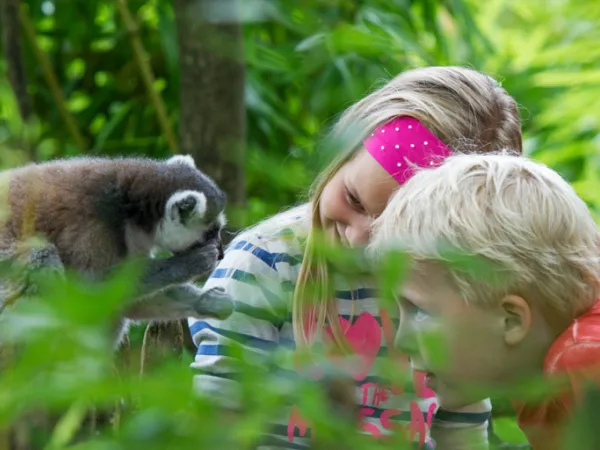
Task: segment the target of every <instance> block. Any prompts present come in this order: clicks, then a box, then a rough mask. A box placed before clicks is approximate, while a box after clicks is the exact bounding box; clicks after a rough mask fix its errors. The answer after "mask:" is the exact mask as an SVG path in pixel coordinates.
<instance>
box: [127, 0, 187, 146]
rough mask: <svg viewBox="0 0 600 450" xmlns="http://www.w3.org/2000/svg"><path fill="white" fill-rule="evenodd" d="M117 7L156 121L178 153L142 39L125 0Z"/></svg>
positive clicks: (175, 140)
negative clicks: (154, 112) (155, 86)
mask: <svg viewBox="0 0 600 450" xmlns="http://www.w3.org/2000/svg"><path fill="white" fill-rule="evenodd" d="M117 8H118V9H119V13H120V14H121V18H122V19H123V22H124V23H125V29H126V30H127V34H128V35H129V40H130V41H131V47H132V48H133V54H134V57H135V60H136V62H137V65H138V67H139V69H140V74H141V76H142V81H143V82H144V85H145V86H146V91H147V92H148V96H149V97H150V101H151V102H152V104H153V105H154V108H155V109H156V115H157V116H158V122H159V124H160V127H161V128H162V131H163V133H164V136H165V139H166V140H167V144H168V145H169V148H170V149H171V152H172V153H179V149H178V145H177V139H176V138H175V134H174V133H173V129H172V128H171V123H170V122H169V118H168V116H167V112H166V108H165V104H164V102H163V100H162V98H161V97H160V95H159V94H158V92H157V91H156V90H155V89H154V74H153V73H152V68H151V67H150V64H149V63H148V58H147V56H146V51H145V50H144V46H143V45H142V40H141V39H140V36H139V32H138V27H137V25H136V23H135V20H134V19H133V17H132V16H131V13H130V12H129V9H128V7H127V0H117Z"/></svg>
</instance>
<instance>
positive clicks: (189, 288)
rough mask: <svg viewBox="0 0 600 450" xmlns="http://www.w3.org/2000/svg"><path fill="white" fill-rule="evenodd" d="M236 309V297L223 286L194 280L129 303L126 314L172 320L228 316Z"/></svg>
mask: <svg viewBox="0 0 600 450" xmlns="http://www.w3.org/2000/svg"><path fill="white" fill-rule="evenodd" d="M232 312H233V301H232V300H231V298H230V297H229V296H228V295H227V294H226V293H225V291H224V290H223V289H221V288H219V287H216V288H212V289H207V290H202V289H201V288H199V287H197V286H195V285H193V284H191V283H190V284H182V285H179V286H173V287H170V288H167V289H165V290H164V291H162V292H159V293H158V294H155V295H153V296H152V297H149V298H145V299H142V300H139V301H137V302H135V303H133V304H132V305H131V306H129V307H128V308H127V310H126V311H125V314H124V315H125V317H127V318H128V319H131V320H147V321H152V320H165V321H168V320H179V319H185V318H188V317H196V318H205V317H214V318H217V319H226V318H227V317H229V316H230V315H231V313H232Z"/></svg>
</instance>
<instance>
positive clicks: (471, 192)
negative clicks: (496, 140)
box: [368, 152, 600, 316]
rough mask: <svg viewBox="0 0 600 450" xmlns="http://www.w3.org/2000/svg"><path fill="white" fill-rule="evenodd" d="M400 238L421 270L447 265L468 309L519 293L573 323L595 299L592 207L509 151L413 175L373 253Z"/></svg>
mask: <svg viewBox="0 0 600 450" xmlns="http://www.w3.org/2000/svg"><path fill="white" fill-rule="evenodd" d="M394 239H399V240H400V242H401V248H402V250H404V251H406V252H408V254H409V255H410V256H411V257H414V258H415V260H416V261H426V262H437V263H442V264H443V266H444V267H445V269H446V271H447V274H448V275H449V277H450V279H451V280H452V282H453V284H454V285H455V286H456V288H457V289H458V290H459V292H460V294H461V295H462V296H463V297H464V299H465V301H467V302H473V303H479V304H490V305H491V304H494V302H497V301H498V300H499V299H501V298H502V297H503V296H504V295H508V294H518V295H521V296H523V297H524V298H526V299H528V300H530V301H535V302H538V304H539V305H541V306H542V307H549V308H552V310H554V311H559V312H562V313H566V314H569V315H570V316H575V315H577V314H579V313H581V312H583V311H585V310H586V309H588V308H589V307H590V306H591V305H592V304H593V303H594V302H595V301H596V300H597V295H598V293H599V292H598V287H599V277H600V258H599V255H600V249H599V248H598V244H599V242H600V240H599V233H598V227H597V226H596V223H595V222H594V220H593V218H592V216H591V214H590V212H589V210H588V208H587V206H586V204H585V203H584V202H583V201H582V200H581V199H580V198H579V197H578V196H577V194H576V193H575V191H574V190H573V188H572V187H571V186H570V185H569V184H568V183H567V182H566V181H565V180H564V179H562V178H561V177H560V175H559V174H557V173H556V172H555V171H553V170H552V169H550V168H548V167H546V166H544V165H543V164H540V163H538V162H534V161H532V160H530V159H527V158H524V157H518V156H514V155H511V154H510V153H509V152H500V153H499V154H487V155H481V154H470V155H454V156H451V157H450V158H448V159H447V160H446V161H445V162H444V163H443V164H442V165H441V166H440V167H438V168H435V169H426V170H421V171H419V172H418V173H416V174H415V176H414V177H413V178H412V179H411V180H409V181H408V182H407V183H406V184H405V185H403V186H402V187H401V188H400V189H398V191H397V192H396V193H395V194H394V196H393V197H392V199H391V200H390V202H389V204H388V206H387V208H386V209H385V211H384V212H383V214H382V215H381V216H380V217H379V218H378V219H377V220H376V221H375V223H374V225H373V229H372V241H371V244H370V246H369V249H368V252H369V253H370V254H373V253H375V255H377V254H380V252H383V251H385V250H386V247H387V248H389V245H390V244H391V243H392V242H393V240H394ZM448 250H450V251H451V252H452V255H453V256H452V257H449V254H448V253H447V252H448ZM455 252H457V253H455ZM457 254H458V255H466V256H472V257H474V259H473V260H472V261H471V264H478V265H479V266H478V268H479V272H481V267H482V263H483V265H484V267H489V268H490V269H491V273H490V275H492V276H491V277H489V278H488V277H487V276H485V274H484V275H483V276H482V274H481V273H479V274H478V273H477V272H475V273H474V272H473V271H472V269H473V267H472V266H471V267H469V266H468V264H469V259H467V260H466V263H467V265H466V266H465V265H464V264H465V261H464V260H463V261H461V264H460V265H458V264H456V260H455V259H454V258H456V255H457ZM453 261H454V264H453ZM486 263H487V265H486Z"/></svg>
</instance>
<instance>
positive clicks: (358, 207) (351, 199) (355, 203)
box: [346, 190, 364, 212]
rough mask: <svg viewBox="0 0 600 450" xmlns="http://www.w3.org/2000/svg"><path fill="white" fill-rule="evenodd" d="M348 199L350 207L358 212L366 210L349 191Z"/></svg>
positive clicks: (347, 191)
mask: <svg viewBox="0 0 600 450" xmlns="http://www.w3.org/2000/svg"><path fill="white" fill-rule="evenodd" d="M346 199H347V200H348V203H350V205H352V207H353V208H355V209H356V210H358V211H361V212H362V211H364V208H363V206H362V205H361V204H360V201H359V200H358V199H357V198H356V196H355V195H354V194H352V192H350V191H349V190H346Z"/></svg>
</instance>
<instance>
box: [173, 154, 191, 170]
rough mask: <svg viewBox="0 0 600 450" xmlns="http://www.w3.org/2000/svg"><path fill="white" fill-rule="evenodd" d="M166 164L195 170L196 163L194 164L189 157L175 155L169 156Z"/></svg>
mask: <svg viewBox="0 0 600 450" xmlns="http://www.w3.org/2000/svg"><path fill="white" fill-rule="evenodd" d="M167 164H186V165H188V166H190V167H192V168H194V169H195V168H196V163H195V162H194V158H192V157H191V156H190V155H175V156H171V157H170V158H169V159H168V160H167Z"/></svg>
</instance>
